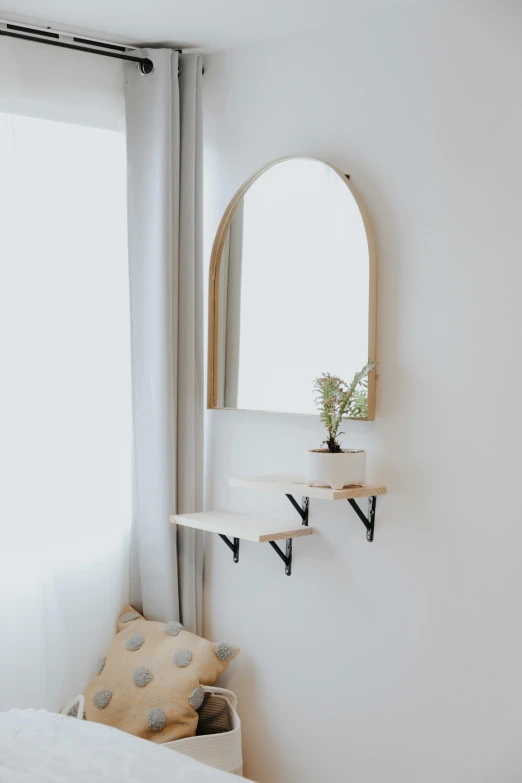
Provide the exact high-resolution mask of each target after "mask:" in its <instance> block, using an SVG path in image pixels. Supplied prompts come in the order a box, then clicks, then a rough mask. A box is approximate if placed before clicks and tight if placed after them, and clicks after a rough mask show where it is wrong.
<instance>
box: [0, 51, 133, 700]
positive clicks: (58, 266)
mask: <svg viewBox="0 0 522 783" xmlns="http://www.w3.org/2000/svg"><path fill="white" fill-rule="evenodd" d="M0 73H1V79H0V237H1V250H0V368H1V381H0V433H1V435H0V476H1V479H0V484H1V488H0V710H3V709H9V708H10V707H20V708H25V707H34V708H48V709H59V708H60V707H61V706H63V704H64V703H66V702H67V701H68V700H69V699H70V698H71V697H73V696H74V695H76V694H77V693H78V692H80V691H81V690H83V688H85V686H86V684H87V683H88V681H89V680H90V679H91V677H92V676H93V674H94V673H95V669H96V665H97V661H98V660H99V658H100V657H101V656H103V655H104V654H105V650H106V648H107V645H108V644H109V642H110V640H111V638H112V636H113V635H114V631H115V619H116V617H117V614H118V612H119V611H120V609H121V607H122V606H123V605H124V604H125V603H126V602H127V601H128V598H129V537H130V519H131V495H132V484H131V475H132V473H131V411H130V396H131V395H130V392H131V383H130V345H129V343H130V328H129V292H128V262H127V237H126V150H125V134H124V132H123V131H124V125H125V114H124V67H123V65H122V63H120V62H117V61H114V60H110V59H104V58H102V57H93V56H92V55H89V54H81V53H76V52H70V51H62V50H59V49H53V48H51V47H47V46H42V45H38V44H35V43H30V42H23V41H12V40H8V39H5V38H1V39H0Z"/></svg>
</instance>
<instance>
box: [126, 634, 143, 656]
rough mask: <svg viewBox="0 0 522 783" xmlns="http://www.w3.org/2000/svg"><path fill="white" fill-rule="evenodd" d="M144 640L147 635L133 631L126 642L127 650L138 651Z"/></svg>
mask: <svg viewBox="0 0 522 783" xmlns="http://www.w3.org/2000/svg"><path fill="white" fill-rule="evenodd" d="M144 641H145V637H144V636H143V634H142V633H133V634H132V636H129V638H128V639H127V641H126V642H125V647H126V648H127V650H130V652H136V650H139V649H140V647H141V645H142V644H143V642H144Z"/></svg>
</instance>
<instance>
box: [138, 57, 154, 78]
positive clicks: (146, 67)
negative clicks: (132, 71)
mask: <svg viewBox="0 0 522 783" xmlns="http://www.w3.org/2000/svg"><path fill="white" fill-rule="evenodd" d="M138 70H139V72H140V73H142V74H143V75H144V76H148V75H149V73H152V71H153V70H154V63H153V62H152V60H148V59H147V60H143V61H142V62H141V63H138Z"/></svg>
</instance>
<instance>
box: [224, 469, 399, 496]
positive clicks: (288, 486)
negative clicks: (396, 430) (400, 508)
mask: <svg viewBox="0 0 522 783" xmlns="http://www.w3.org/2000/svg"><path fill="white" fill-rule="evenodd" d="M229 483H230V486H231V487H245V488H249V489H261V490H264V491H268V492H280V493H282V494H288V495H297V496H299V495H300V496H302V497H308V498H317V499H319V500H350V499H352V500H355V499H356V498H366V497H375V496H377V495H386V494H387V491H388V490H387V487H385V486H382V485H377V484H366V485H365V486H363V487H345V488H344V489H331V488H330V487H308V486H307V485H306V482H305V481H304V478H303V477H301V476H287V475H285V474H275V475H273V476H250V477H245V478H231V479H230V482H229Z"/></svg>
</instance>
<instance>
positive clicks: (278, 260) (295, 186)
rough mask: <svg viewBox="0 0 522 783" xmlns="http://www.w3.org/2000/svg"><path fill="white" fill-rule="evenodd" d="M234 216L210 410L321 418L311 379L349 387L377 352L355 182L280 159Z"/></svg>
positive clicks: (223, 266) (214, 344)
mask: <svg viewBox="0 0 522 783" xmlns="http://www.w3.org/2000/svg"><path fill="white" fill-rule="evenodd" d="M232 214H233V216H232V218H231V220H230V221H229V223H228V230H227V231H226V233H225V234H224V240H223V241H222V248H221V251H220V254H219V259H217V262H218V263H219V270H218V271H217V285H216V287H215V289H214V295H215V302H214V303H213V305H214V310H213V321H214V323H213V324H212V325H211V335H212V333H213V338H212V337H211V344H210V350H211V351H212V352H213V357H212V361H211V363H210V367H211V368H212V367H213V372H212V373H211V375H210V377H209V382H210V383H211V384H212V402H213V404H212V405H211V407H218V408H240V409H249V410H258V411H281V412H289V413H305V414H315V413H316V410H317V409H316V406H315V402H314V397H315V393H314V380H315V379H316V378H317V377H318V376H320V375H321V374H322V373H331V374H332V375H338V376H340V377H341V378H342V379H343V380H345V381H347V382H350V381H351V379H352V378H353V376H354V374H355V373H356V372H357V371H358V370H360V369H361V367H362V366H363V365H364V364H366V362H367V361H368V357H369V355H370V354H371V353H372V350H373V347H372V346H371V345H369V315H370V313H369V303H370V300H371V296H370V283H371V280H370V257H369V243H368V236H367V232H366V228H365V223H364V221H363V216H362V214H361V211H360V209H359V206H358V204H357V201H356V198H355V197H354V194H353V192H352V189H351V186H350V183H349V180H348V179H347V178H346V177H345V176H343V175H342V174H341V173H340V172H338V171H337V170H336V169H334V168H332V167H331V166H330V165H328V164H326V163H323V162H322V161H318V160H314V159H307V158H296V159H288V160H284V161H281V162H278V163H276V164H274V165H273V166H272V167H270V168H268V169H266V170H265V171H264V172H263V173H262V174H261V175H260V176H259V177H258V178H257V179H255V180H254V181H253V182H252V184H251V185H250V186H249V187H248V188H247V189H246V191H245V192H244V193H243V195H242V196H241V197H240V198H239V199H238V201H237V203H236V205H235V209H234V211H233V213H232ZM225 228H226V226H225ZM212 295H213V294H212V292H211V296H212ZM211 318H212V315H211ZM372 358H373V357H372ZM372 383H373V378H372V377H370V384H372ZM370 388H371V386H370ZM372 402H373V400H372ZM370 414H371V411H370ZM370 418H372V416H371V415H370Z"/></svg>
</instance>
